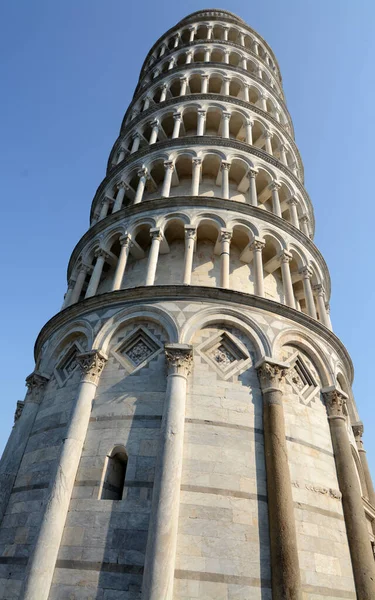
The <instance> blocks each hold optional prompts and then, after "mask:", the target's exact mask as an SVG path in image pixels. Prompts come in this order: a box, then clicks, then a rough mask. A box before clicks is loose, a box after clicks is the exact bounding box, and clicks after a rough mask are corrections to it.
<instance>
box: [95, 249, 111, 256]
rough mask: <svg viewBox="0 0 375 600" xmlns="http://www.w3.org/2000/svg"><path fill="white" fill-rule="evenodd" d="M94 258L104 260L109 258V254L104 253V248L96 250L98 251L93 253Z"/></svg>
mask: <svg viewBox="0 0 375 600" xmlns="http://www.w3.org/2000/svg"><path fill="white" fill-rule="evenodd" d="M95 256H96V258H99V257H102V258H104V259H107V258H109V254H108V252H106V251H105V250H104V248H98V249H97V250H96V251H95Z"/></svg>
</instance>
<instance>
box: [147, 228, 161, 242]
mask: <svg viewBox="0 0 375 600" xmlns="http://www.w3.org/2000/svg"><path fill="white" fill-rule="evenodd" d="M150 237H151V240H152V241H154V240H157V241H158V242H161V241H162V239H163V234H162V232H161V230H160V229H159V228H156V227H155V228H153V229H150Z"/></svg>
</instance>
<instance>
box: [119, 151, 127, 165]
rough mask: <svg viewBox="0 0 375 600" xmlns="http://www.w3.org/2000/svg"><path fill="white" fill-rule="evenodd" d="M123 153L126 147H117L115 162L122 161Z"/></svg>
mask: <svg viewBox="0 0 375 600" xmlns="http://www.w3.org/2000/svg"><path fill="white" fill-rule="evenodd" d="M125 154H126V149H125V148H119V150H118V155H117V164H119V163H120V162H122V161H123V160H124V158H125Z"/></svg>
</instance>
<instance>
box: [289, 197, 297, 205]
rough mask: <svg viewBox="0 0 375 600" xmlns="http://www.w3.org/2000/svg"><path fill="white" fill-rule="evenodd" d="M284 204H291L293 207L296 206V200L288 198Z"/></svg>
mask: <svg viewBox="0 0 375 600" xmlns="http://www.w3.org/2000/svg"><path fill="white" fill-rule="evenodd" d="M286 203H287V204H290V205H292V204H293V205H294V206H298V200H297V198H296V197H295V196H291V197H290V198H288V199H287V201H286Z"/></svg>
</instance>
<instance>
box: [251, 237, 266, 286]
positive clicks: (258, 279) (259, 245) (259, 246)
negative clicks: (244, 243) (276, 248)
mask: <svg viewBox="0 0 375 600" xmlns="http://www.w3.org/2000/svg"><path fill="white" fill-rule="evenodd" d="M265 245H266V243H265V242H264V241H263V240H259V239H255V240H254V241H253V243H252V244H251V246H250V249H251V250H252V251H253V254H254V271H255V281H254V293H255V294H256V295H257V296H261V297H262V298H264V277H263V260H262V251H263V248H264V247H265Z"/></svg>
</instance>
